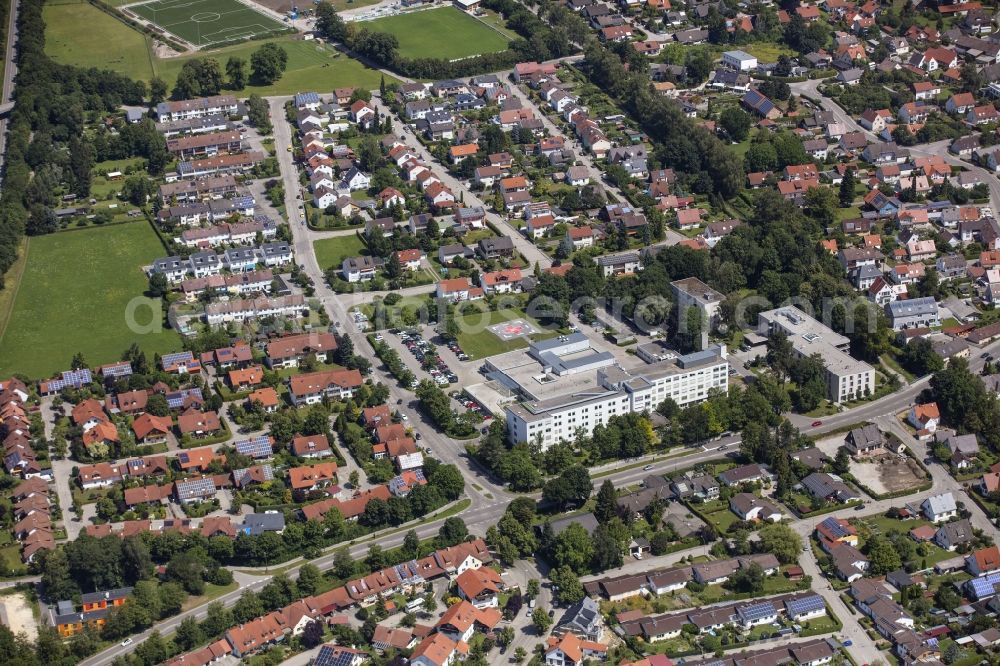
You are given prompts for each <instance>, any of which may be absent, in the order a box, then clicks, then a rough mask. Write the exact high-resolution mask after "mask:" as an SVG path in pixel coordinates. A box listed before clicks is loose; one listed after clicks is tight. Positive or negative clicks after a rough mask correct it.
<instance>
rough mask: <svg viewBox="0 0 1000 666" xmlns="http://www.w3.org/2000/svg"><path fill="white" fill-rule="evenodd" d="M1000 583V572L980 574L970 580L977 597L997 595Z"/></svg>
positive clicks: (969, 583)
mask: <svg viewBox="0 0 1000 666" xmlns="http://www.w3.org/2000/svg"><path fill="white" fill-rule="evenodd" d="M998 584H1000V574H989V575H986V576H980V577H979V578H973V579H972V580H970V581H969V582H968V585H969V586H970V587H971V588H972V592H973V594H975V596H976V598H977V599H983V598H985V597H992V596H993V595H995V594H996V593H997V592H996V586H997V585H998Z"/></svg>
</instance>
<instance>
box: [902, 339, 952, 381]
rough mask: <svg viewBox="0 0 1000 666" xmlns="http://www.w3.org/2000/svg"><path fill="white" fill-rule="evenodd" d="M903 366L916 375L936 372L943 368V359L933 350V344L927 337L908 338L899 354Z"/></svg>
mask: <svg viewBox="0 0 1000 666" xmlns="http://www.w3.org/2000/svg"><path fill="white" fill-rule="evenodd" d="M899 362H900V363H901V364H902V366H903V367H904V368H906V369H907V370H909V371H910V372H912V373H913V374H915V375H917V376H921V377H922V376H923V375H927V374H930V373H933V372H938V371H939V370H941V369H943V368H944V359H942V358H941V357H940V356H938V354H937V352H935V351H934V345H933V344H931V341H930V340H928V339H927V338H916V339H913V340H910V341H909V342H907V343H906V346H905V347H903V350H902V353H901V354H900V355H899Z"/></svg>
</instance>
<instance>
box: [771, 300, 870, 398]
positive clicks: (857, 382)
mask: <svg viewBox="0 0 1000 666" xmlns="http://www.w3.org/2000/svg"><path fill="white" fill-rule="evenodd" d="M757 317H758V319H757V322H758V323H757V332H758V333H760V334H761V335H766V336H769V337H770V336H771V335H774V333H776V332H779V331H780V332H782V333H784V334H785V335H787V336H788V341H789V342H791V343H792V349H793V350H795V353H796V354H798V355H799V356H812V355H813V354H819V355H820V357H821V358H822V359H823V365H824V366H825V367H826V392H827V398H828V399H829V400H832V401H833V402H844V401H846V400H851V399H853V398H855V397H861V396H864V395H865V391H866V390H867V392H868V394H871V393H873V392H874V391H875V369H874V368H872V367H871V366H870V365H868V364H867V363H865V362H864V361H859V360H857V359H855V358H854V357H852V356H851V355H850V354H848V353H847V351H846V350H847V349H848V347H849V346H850V342H851V341H850V340H849V339H848V338H847V337H845V336H843V335H841V334H839V333H837V332H835V331H833V330H832V329H830V328H829V327H827V326H825V325H823V324H822V323H820V322H819V321H817V320H816V319H814V318H812V317H810V316H809V315H807V314H806V313H805V312H803V311H802V310H799V309H798V308H794V307H792V306H786V307H783V308H777V309H775V310H768V311H767V312H761V313H760V314H759V315H757Z"/></svg>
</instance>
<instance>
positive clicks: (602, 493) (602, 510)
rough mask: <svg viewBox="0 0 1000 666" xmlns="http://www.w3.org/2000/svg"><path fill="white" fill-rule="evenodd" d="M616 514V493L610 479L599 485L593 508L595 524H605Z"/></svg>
mask: <svg viewBox="0 0 1000 666" xmlns="http://www.w3.org/2000/svg"><path fill="white" fill-rule="evenodd" d="M617 514H618V491H617V490H615V484H613V483H612V482H611V480H610V479H608V480H606V481H604V483H602V484H601V488H600V489H599V490H598V491H597V503H596V505H595V506H594V517H595V518H597V522H599V523H606V522H607V521H609V520H611V519H612V518H613V517H614V516H616V515H617Z"/></svg>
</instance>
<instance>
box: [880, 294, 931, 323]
mask: <svg viewBox="0 0 1000 666" xmlns="http://www.w3.org/2000/svg"><path fill="white" fill-rule="evenodd" d="M886 307H887V308H888V309H889V315H890V316H891V317H893V318H896V317H919V316H923V315H932V314H937V302H936V301H935V300H934V299H933V298H932V297H930V296H925V297H923V298H909V299H907V300H905V301H893V302H892V303H889V305H887V306H886Z"/></svg>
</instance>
